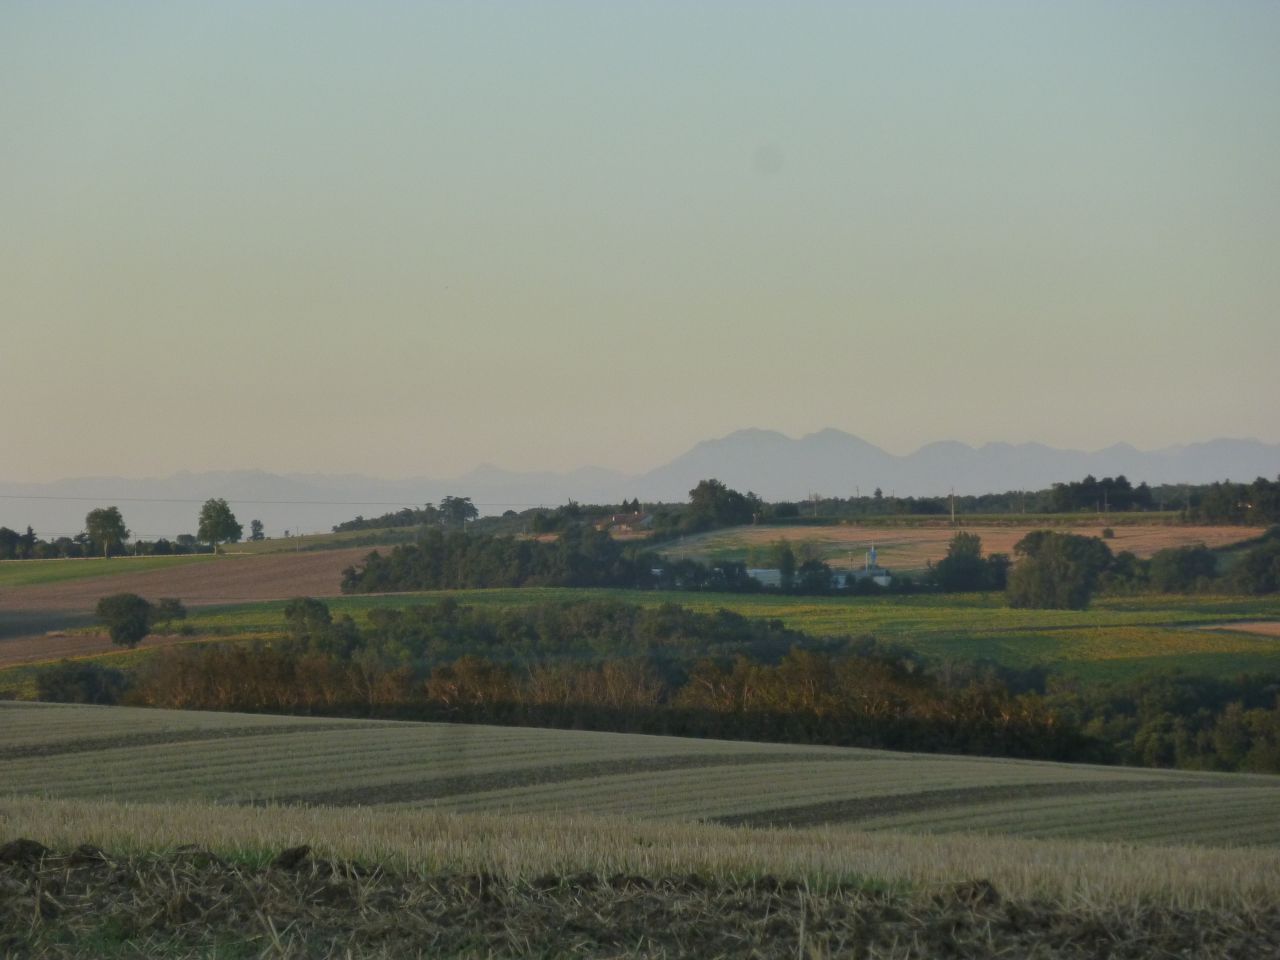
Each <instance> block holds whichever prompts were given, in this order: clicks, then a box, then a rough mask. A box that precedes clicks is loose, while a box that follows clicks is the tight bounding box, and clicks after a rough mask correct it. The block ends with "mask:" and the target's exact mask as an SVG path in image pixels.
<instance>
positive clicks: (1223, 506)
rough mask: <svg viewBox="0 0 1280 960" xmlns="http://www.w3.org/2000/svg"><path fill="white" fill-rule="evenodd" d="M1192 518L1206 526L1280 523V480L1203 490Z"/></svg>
mask: <svg viewBox="0 0 1280 960" xmlns="http://www.w3.org/2000/svg"><path fill="white" fill-rule="evenodd" d="M1189 517H1190V519H1192V520H1196V521H1199V522H1203V523H1252V524H1273V523H1280V477H1277V478H1276V479H1275V480H1274V481H1272V480H1267V479H1265V478H1263V477H1259V478H1258V479H1256V480H1254V481H1253V483H1247V484H1246V483H1231V482H1225V483H1215V484H1211V485H1209V486H1208V487H1206V488H1204V489H1203V491H1202V492H1201V494H1200V496H1199V498H1198V500H1197V502H1196V504H1195V505H1194V506H1193V507H1192V508H1191V509H1190V511H1189Z"/></svg>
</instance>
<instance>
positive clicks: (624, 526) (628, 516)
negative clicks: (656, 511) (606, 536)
mask: <svg viewBox="0 0 1280 960" xmlns="http://www.w3.org/2000/svg"><path fill="white" fill-rule="evenodd" d="M596 529H597V530H608V531H609V532H610V533H642V532H644V531H647V530H652V529H653V514H651V513H615V514H613V515H611V516H608V517H604V518H603V519H601V520H599V521H597V523H596Z"/></svg>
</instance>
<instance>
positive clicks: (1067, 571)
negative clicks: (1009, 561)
mask: <svg viewBox="0 0 1280 960" xmlns="http://www.w3.org/2000/svg"><path fill="white" fill-rule="evenodd" d="M1013 550H1014V553H1016V554H1017V555H1018V558H1019V559H1018V562H1017V563H1016V564H1015V565H1014V567H1013V571H1012V573H1010V574H1009V580H1008V586H1007V588H1006V597H1007V598H1008V601H1009V606H1011V607H1041V608H1045V609H1052V610H1083V609H1084V608H1085V607H1087V606H1088V605H1089V599H1090V597H1092V596H1093V591H1094V589H1095V588H1096V587H1097V585H1098V579H1099V578H1100V577H1101V576H1102V574H1103V573H1104V572H1105V571H1106V570H1107V568H1108V567H1109V566H1110V565H1111V561H1112V556H1111V550H1110V549H1109V548H1108V547H1107V545H1106V544H1105V543H1103V542H1102V541H1101V540H1099V539H1098V538H1097V537H1082V536H1079V535H1078V534H1074V533H1054V532H1052V531H1049V530H1033V531H1032V532H1031V533H1028V534H1027V535H1026V536H1025V537H1023V538H1022V539H1021V540H1019V541H1018V542H1017V543H1016V544H1015V545H1014V548H1013Z"/></svg>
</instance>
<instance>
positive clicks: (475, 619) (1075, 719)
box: [37, 598, 1280, 772]
mask: <svg viewBox="0 0 1280 960" xmlns="http://www.w3.org/2000/svg"><path fill="white" fill-rule="evenodd" d="M284 621H285V624H284V626H285V631H284V633H285V635H284V637H283V638H282V639H277V640H273V641H271V642H270V643H252V644H244V643H241V644H233V643H211V644H200V645H192V646H184V647H177V648H170V649H167V650H163V651H159V652H157V653H156V654H155V655H154V656H153V657H150V658H148V659H146V660H145V661H139V662H138V665H137V667H136V668H135V669H134V670H133V671H131V672H129V673H127V674H126V673H123V672H120V671H113V670H110V669H107V668H103V667H100V666H96V665H92V664H84V663H72V664H66V665H63V666H60V667H53V668H46V669H45V670H43V671H41V672H40V674H39V675H38V678H37V684H38V687H39V690H40V693H41V696H42V697H43V698H46V699H65V700H78V701H83V702H126V703H135V704H143V705H152V706H164V707H179V708H192V709H226V710H260V711H281V712H302V713H317V714H328V715H349V716H388V717H402V718H414V719H434V720H456V721H466V722H488V723H511V724H533V725H541V726H566V727H574V728H591V729H605V730H620V731H632V732H647V733H665V734H680V735H690V736H707V737H729V738H744V739H757V740H780V741H788V742H796V743H825V744H837V745H847V746H875V747H891V748H896V749H909V750H925V751H928V750H942V751H952V752H971V753H982V754H994V755H1003V756H1021V757H1040V758H1048V759H1058V760H1081V761H1099V762H1118V763H1129V764H1141V765H1149V766H1168V767H1172V766H1176V767H1184V768H1197V769H1216V770H1253V771H1259V772H1280V699H1278V693H1280V675H1255V676H1244V677H1238V678H1210V677H1196V676H1187V675H1178V674H1174V675H1162V676H1145V677H1142V678H1139V679H1135V680H1130V681H1124V682H1121V683H1117V684H1110V685H1104V684H1083V683H1080V682H1078V681H1075V680H1064V679H1060V678H1050V679H1049V680H1048V682H1047V683H1046V682H1045V679H1044V677H1043V676H1042V675H1040V676H1035V675H1031V674H1027V675H1015V674H1013V673H1012V672H1009V671H999V670H997V669H995V668H993V667H990V666H986V665H981V664H977V665H975V664H956V663H948V664H941V665H935V664H931V663H928V662H926V661H923V660H921V659H920V658H918V657H916V656H913V655H911V654H909V653H906V652H904V651H902V650H898V649H894V648H891V647H886V646H884V645H882V644H879V643H877V642H876V641H875V640H874V639H871V638H848V637H843V638H831V637H823V638H819V637H812V636H808V635H806V634H804V633H801V632H798V631H794V630H789V629H787V628H785V627H783V626H782V625H781V624H780V623H777V622H776V621H775V622H770V621H760V620H748V619H745V618H743V617H741V616H739V615H736V614H733V613H728V612H725V611H719V612H717V613H714V614H700V613H694V612H692V611H689V610H687V609H684V608H681V607H678V606H675V605H670V604H668V605H664V606H661V607H658V608H647V609H646V608H640V607H639V606H637V605H634V604H624V603H618V602H616V601H607V600H598V599H590V600H580V601H572V602H561V603H543V604H536V605H531V606H528V607H521V608H510V607H507V608H501V609H494V608H488V607H477V608H471V607H466V606H461V605H459V604H457V603H456V602H454V601H452V600H445V601H442V602H439V603H435V604H427V605H419V606H413V607H407V608H404V609H399V610H395V609H385V608H380V609H378V610H376V611H372V612H371V615H370V618H369V622H368V624H367V625H366V626H364V627H361V626H359V625H357V624H356V623H355V622H354V621H353V620H351V618H349V617H346V616H338V617H334V616H332V615H331V612H330V611H329V609H328V607H327V606H326V605H325V604H324V603H323V602H321V601H317V600H313V599H301V598H300V599H297V600H294V601H291V602H290V603H289V604H288V605H287V606H286V608H285V612H284Z"/></svg>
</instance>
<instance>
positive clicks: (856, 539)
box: [661, 514, 1264, 574]
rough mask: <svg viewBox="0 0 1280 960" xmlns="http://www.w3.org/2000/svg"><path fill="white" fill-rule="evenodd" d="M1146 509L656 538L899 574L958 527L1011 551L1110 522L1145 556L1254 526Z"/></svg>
mask: <svg viewBox="0 0 1280 960" xmlns="http://www.w3.org/2000/svg"><path fill="white" fill-rule="evenodd" d="M1149 516H1150V515H1146V514H1130V515H1127V516H1125V517H1117V518H1115V519H1107V520H1096V521H1089V522H1084V523H1082V522H1080V520H1079V519H1078V518H1073V517H1071V516H1070V515H1051V516H1047V517H1040V518H1033V519H1031V520H1024V519H1022V518H1020V517H1018V516H1017V515H1009V516H1008V518H1006V519H1001V520H999V521H996V520H993V519H991V518H986V519H984V520H980V521H977V522H966V523H965V524H964V525H963V526H961V527H953V526H951V525H950V523H949V522H947V521H944V520H937V519H923V518H914V519H902V520H898V521H896V522H886V523H874V522H869V523H865V524H838V525H833V526H813V527H808V526H767V525H765V526H749V527H729V528H727V529H723V530H712V531H710V532H708V533H700V534H695V535H693V536H688V537H682V538H680V539H679V540H675V541H672V542H669V543H665V544H663V545H662V547H661V549H662V550H663V552H664V553H666V554H667V555H668V556H672V557H685V558H688V559H693V560H702V561H704V562H705V561H723V560H737V561H751V560H752V559H755V560H757V561H758V562H759V563H760V564H761V565H762V566H770V565H771V564H770V563H769V562H768V549H769V547H770V545H771V544H774V543H777V542H778V541H780V540H787V541H788V542H789V543H791V545H792V547H793V548H795V547H799V546H800V545H802V544H803V545H804V548H805V549H806V550H807V551H808V552H809V553H810V554H811V555H813V556H817V557H819V558H821V559H823V560H825V561H827V562H828V563H830V564H831V565H832V566H834V567H847V566H849V565H850V564H852V565H854V566H861V565H862V564H863V563H864V562H865V559H866V551H867V550H869V549H870V548H871V547H872V546H874V547H875V548H876V554H877V559H878V561H879V563H880V564H881V565H882V566H885V567H889V568H890V569H892V570H894V571H896V572H899V573H912V574H919V573H921V572H923V571H924V569H925V567H926V566H927V565H928V564H929V563H937V562H938V561H939V560H941V559H942V558H943V557H944V556H946V553H947V545H948V544H949V543H950V541H951V538H952V537H953V536H955V534H956V533H957V532H959V531H963V532H965V533H972V534H977V535H978V536H979V537H981V538H982V548H983V550H984V552H986V553H988V554H990V553H1006V554H1012V553H1013V546H1014V544H1016V543H1017V542H1018V541H1019V540H1021V539H1022V538H1023V537H1025V536H1026V535H1027V534H1028V533H1030V532H1031V531H1032V530H1039V529H1044V528H1045V527H1051V528H1052V529H1055V530H1058V531H1061V532H1065V533H1078V534H1081V535H1082V536H1088V537H1100V536H1102V534H1103V530H1105V529H1108V528H1109V529H1110V530H1111V533H1112V536H1111V537H1110V538H1109V539H1108V540H1107V545H1108V546H1109V547H1110V548H1111V550H1112V551H1113V552H1115V553H1120V552H1121V551H1124V550H1128V551H1131V552H1132V553H1135V554H1137V555H1138V556H1139V557H1150V556H1151V555H1152V554H1153V553H1155V552H1156V551H1158V550H1164V549H1167V548H1169V547H1182V546H1187V545H1189V544H1195V543H1203V544H1205V545H1206V546H1208V547H1213V548H1220V547H1226V546H1230V545H1231V544H1234V543H1239V542H1240V541H1242V540H1248V539H1250V538H1251V537H1256V536H1258V535H1259V534H1260V533H1262V532H1263V529H1264V528H1262V527H1241V526H1225V525H1219V526H1211V525H1184V524H1177V523H1153V522H1150V520H1149Z"/></svg>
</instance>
